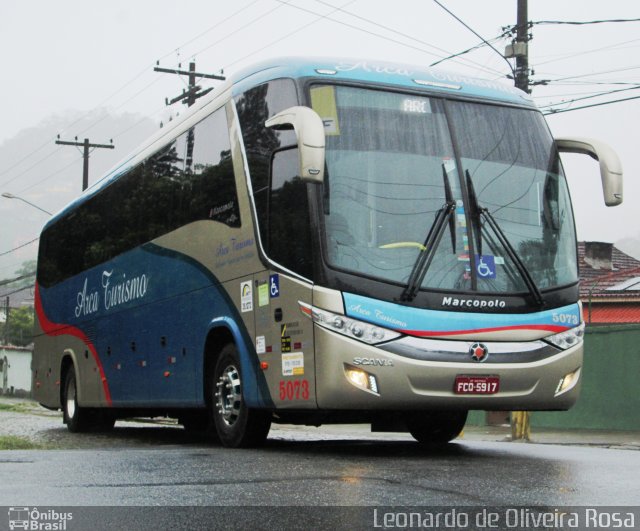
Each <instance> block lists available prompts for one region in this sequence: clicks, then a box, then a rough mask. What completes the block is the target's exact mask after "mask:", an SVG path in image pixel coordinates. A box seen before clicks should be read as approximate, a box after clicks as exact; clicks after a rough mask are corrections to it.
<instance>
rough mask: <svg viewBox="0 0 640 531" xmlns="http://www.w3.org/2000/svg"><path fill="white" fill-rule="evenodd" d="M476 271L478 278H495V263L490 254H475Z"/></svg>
mask: <svg viewBox="0 0 640 531" xmlns="http://www.w3.org/2000/svg"><path fill="white" fill-rule="evenodd" d="M475 257H476V272H477V273H478V276H479V277H480V278H496V263H495V260H494V257H493V256H492V255H490V254H483V255H478V254H477V255H475Z"/></svg>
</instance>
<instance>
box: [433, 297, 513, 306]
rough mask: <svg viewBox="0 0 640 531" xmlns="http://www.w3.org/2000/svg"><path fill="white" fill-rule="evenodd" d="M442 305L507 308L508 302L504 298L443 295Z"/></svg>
mask: <svg viewBox="0 0 640 531" xmlns="http://www.w3.org/2000/svg"><path fill="white" fill-rule="evenodd" d="M442 306H451V307H453V308H506V307H507V303H506V301H504V300H502V299H493V300H488V301H487V300H484V299H459V298H458V297H442Z"/></svg>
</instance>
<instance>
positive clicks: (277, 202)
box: [266, 149, 313, 278]
mask: <svg viewBox="0 0 640 531" xmlns="http://www.w3.org/2000/svg"><path fill="white" fill-rule="evenodd" d="M268 210H269V238H268V248H267V249H266V250H267V253H268V254H269V256H270V257H271V258H272V259H273V260H275V261H276V262H278V263H279V264H282V265H283V266H285V267H286V268H287V269H290V270H291V271H295V272H296V273H299V274H300V275H302V276H304V277H307V278H313V260H312V248H311V223H310V220H309V202H308V198H307V185H306V183H304V182H303V181H302V179H301V178H300V177H299V176H298V150H297V149H287V150H284V151H278V152H276V153H275V154H274V156H273V164H272V171H271V190H270V197H269V207H268Z"/></svg>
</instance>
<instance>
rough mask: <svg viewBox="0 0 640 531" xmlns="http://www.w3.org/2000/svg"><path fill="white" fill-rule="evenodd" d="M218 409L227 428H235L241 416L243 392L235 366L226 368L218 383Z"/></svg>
mask: <svg viewBox="0 0 640 531" xmlns="http://www.w3.org/2000/svg"><path fill="white" fill-rule="evenodd" d="M216 389H217V391H216V407H217V409H218V413H220V415H221V416H222V420H223V421H224V423H225V424H226V425H227V426H233V425H234V424H235V423H236V421H237V420H238V417H239V416H240V406H241V404H242V390H241V388H240V374H239V372H238V369H236V367H234V366H233V365H229V366H228V367H226V368H225V369H224V370H223V371H222V374H221V375H220V378H218V382H217V383H216Z"/></svg>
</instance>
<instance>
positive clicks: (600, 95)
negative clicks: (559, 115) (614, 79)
mask: <svg viewBox="0 0 640 531" xmlns="http://www.w3.org/2000/svg"><path fill="white" fill-rule="evenodd" d="M639 89H640V85H637V86H635V87H628V88H623V89H615V90H608V91H606V92H598V93H596V94H590V95H588V96H582V97H579V98H574V99H571V100H566V101H559V102H557V103H548V104H547V105H541V106H539V107H538V108H539V109H547V108H549V107H555V106H556V105H568V104H571V103H575V102H577V101H584V100H590V99H593V98H601V97H602V96H608V95H610V94H617V93H618V92H626V91H629V90H639Z"/></svg>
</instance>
